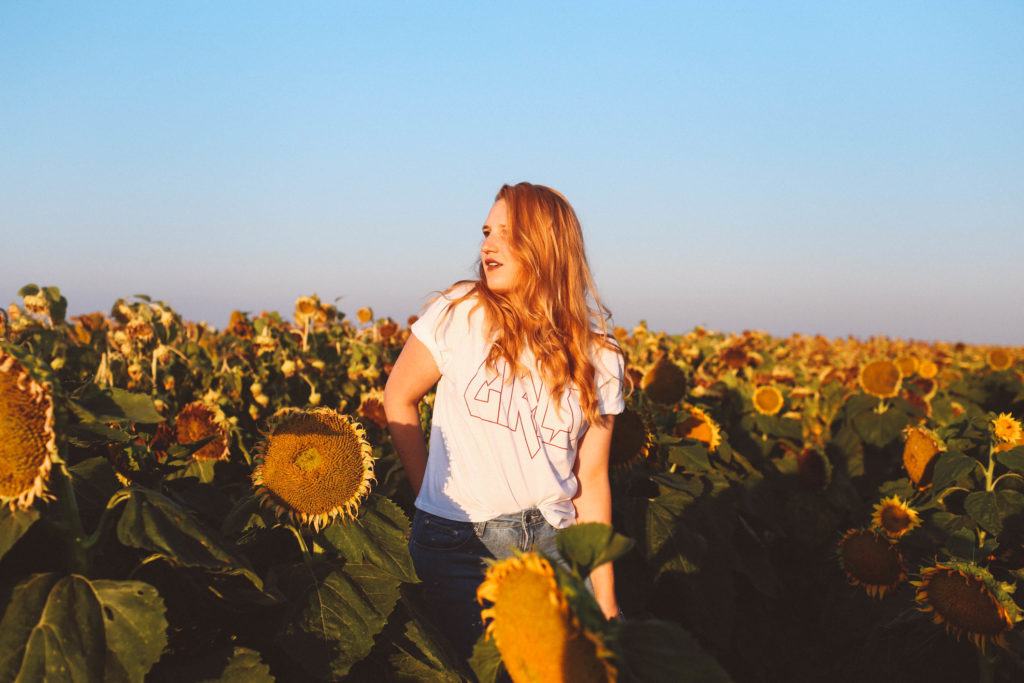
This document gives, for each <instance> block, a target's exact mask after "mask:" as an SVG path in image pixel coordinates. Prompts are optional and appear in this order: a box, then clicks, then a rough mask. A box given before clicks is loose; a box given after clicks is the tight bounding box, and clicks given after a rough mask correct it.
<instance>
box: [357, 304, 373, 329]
mask: <svg viewBox="0 0 1024 683" xmlns="http://www.w3.org/2000/svg"><path fill="white" fill-rule="evenodd" d="M356 320H358V321H359V324H360V325H365V324H367V323H369V322H372V321H373V309H372V308H370V307H369V306H363V307H362V308H360V309H359V310H357V311H356Z"/></svg>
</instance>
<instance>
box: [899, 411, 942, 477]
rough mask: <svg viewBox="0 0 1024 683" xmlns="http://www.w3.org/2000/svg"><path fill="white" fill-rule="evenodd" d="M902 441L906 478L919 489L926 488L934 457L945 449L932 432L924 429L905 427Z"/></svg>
mask: <svg viewBox="0 0 1024 683" xmlns="http://www.w3.org/2000/svg"><path fill="white" fill-rule="evenodd" d="M903 439H904V443H903V468H904V469H905V470H906V471H907V476H908V477H909V478H910V481H912V482H914V485H915V486H917V487H918V488H919V489H925V488H928V487H929V486H930V485H931V482H930V481H929V480H930V479H931V468H932V467H933V466H934V461H935V456H936V455H938V454H939V453H940V452H942V451H943V450H945V447H944V446H943V444H942V442H941V441H939V438H938V437H937V436H936V435H935V433H934V432H932V431H931V430H930V429H925V428H924V427H914V426H910V427H907V428H906V429H904V430H903ZM922 482H923V483H922Z"/></svg>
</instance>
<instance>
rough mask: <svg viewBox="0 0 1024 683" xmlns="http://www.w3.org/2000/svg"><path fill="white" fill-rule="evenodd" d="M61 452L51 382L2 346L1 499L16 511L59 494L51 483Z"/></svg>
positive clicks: (0, 397)
mask: <svg viewBox="0 0 1024 683" xmlns="http://www.w3.org/2000/svg"><path fill="white" fill-rule="evenodd" d="M55 458H57V434H56V432H55V431H54V428H53V395H52V393H51V388H50V386H49V385H48V383H45V382H43V383H40V382H37V381H36V380H35V379H34V378H33V377H32V376H31V375H30V374H29V372H28V370H26V369H25V368H24V366H22V365H21V363H19V362H18V361H17V359H15V357H14V356H12V355H9V354H8V353H6V352H5V351H4V350H3V349H0V504H6V505H8V506H9V507H10V509H11V511H12V512H13V511H14V510H15V509H18V508H20V509H22V510H27V509H28V508H29V507H31V506H32V502H33V501H34V500H35V499H36V498H40V499H42V500H53V498H54V497H53V495H51V494H50V493H49V492H48V491H47V488H46V484H47V481H48V480H49V478H50V469H51V468H52V467H53V461H54V459H55Z"/></svg>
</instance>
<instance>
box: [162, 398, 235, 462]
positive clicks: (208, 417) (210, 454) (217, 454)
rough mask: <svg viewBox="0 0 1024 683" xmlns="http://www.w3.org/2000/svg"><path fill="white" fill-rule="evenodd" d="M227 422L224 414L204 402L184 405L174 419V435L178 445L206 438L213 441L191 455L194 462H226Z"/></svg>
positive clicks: (228, 452) (227, 450) (217, 408)
mask: <svg viewBox="0 0 1024 683" xmlns="http://www.w3.org/2000/svg"><path fill="white" fill-rule="evenodd" d="M227 425H228V421H227V419H226V418H225V416H224V412H223V411H222V410H221V409H220V408H219V407H216V406H212V405H211V404H209V403H207V402H204V401H192V402H191V403H188V404H186V405H185V406H184V407H182V409H181V410H180V411H179V412H178V415H177V416H176V417H175V418H174V435H175V440H176V441H177V442H178V443H179V444H186V443H192V442H194V441H199V440H200V439H203V438H206V437H208V436H213V437H214V438H213V440H212V441H210V442H209V443H208V444H206V445H205V446H203V447H202V448H200V449H199V450H198V451H196V452H195V453H193V454H192V458H193V459H194V460H227V459H228V456H229V455H230V450H229V448H228V426H227Z"/></svg>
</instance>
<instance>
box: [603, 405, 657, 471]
mask: <svg viewBox="0 0 1024 683" xmlns="http://www.w3.org/2000/svg"><path fill="white" fill-rule="evenodd" d="M653 446H654V432H653V431H652V430H651V428H650V426H649V425H648V424H647V420H645V419H644V417H643V415H641V414H640V413H638V412H637V411H635V410H633V409H632V408H626V409H625V410H623V411H622V412H621V413H619V415H618V416H617V417H616V418H615V429H614V430H612V444H611V453H610V458H609V464H610V465H611V467H612V468H613V469H616V470H621V469H626V468H628V467H629V466H630V465H632V464H633V463H636V462H640V461H642V460H644V459H646V458H647V456H648V455H649V454H650V452H651V448H652V447H653Z"/></svg>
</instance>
